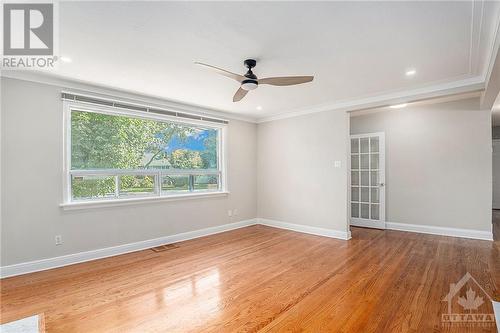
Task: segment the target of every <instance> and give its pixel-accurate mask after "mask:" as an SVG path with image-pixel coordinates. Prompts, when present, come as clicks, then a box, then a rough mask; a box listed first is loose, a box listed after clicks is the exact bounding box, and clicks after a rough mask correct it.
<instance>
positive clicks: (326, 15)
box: [56, 1, 500, 118]
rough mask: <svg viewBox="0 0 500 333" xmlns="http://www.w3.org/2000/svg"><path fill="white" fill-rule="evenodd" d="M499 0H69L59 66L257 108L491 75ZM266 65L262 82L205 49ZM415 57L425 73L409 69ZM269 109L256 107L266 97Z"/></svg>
mask: <svg viewBox="0 0 500 333" xmlns="http://www.w3.org/2000/svg"><path fill="white" fill-rule="evenodd" d="M499 7H500V6H499V2H484V3H483V2H481V1H479V2H471V1H460V2H427V1H415V2H315V3H312V2H307V3H306V2H258V3H257V2H252V3H248V2H247V3H242V2H198V3H194V2H61V3H60V14H59V15H60V54H61V55H64V56H68V57H71V59H72V62H71V63H61V65H60V66H59V68H58V69H57V73H56V74H57V75H59V76H63V77H67V78H72V79H77V80H83V81H89V82H93V83H96V84H99V85H104V86H109V87H114V88H119V89H126V90H130V91H133V92H138V93H143V94H146V95H150V96H157V97H161V98H165V99H170V100H173V101H180V102H183V103H189V104H194V105H199V106H204V107H207V108H213V109H217V110H221V111H227V112H231V113H236V114H238V115H243V116H250V117H256V118H263V117H269V116H273V115H276V114H282V113H285V112H294V111H297V110H305V109H307V108H312V107H316V106H320V105H330V104H331V105H335V104H336V103H345V102H346V101H353V100H356V99H361V98H367V97H372V96H377V95H383V94H389V93H394V92H402V91H406V90H411V89H418V88H424V87H429V86H434V85H439V84H448V83H450V82H455V81H460V80H463V79H469V78H473V77H479V76H482V75H484V73H485V71H486V67H487V62H488V57H489V53H490V52H491V43H492V40H493V38H494V33H493V32H494V28H496V24H497V21H498V17H499V10H498V8H499ZM250 57H253V58H256V59H257V60H258V63H257V67H256V69H255V70H254V72H255V73H256V74H257V75H258V76H260V77H266V76H281V75H310V74H312V75H315V79H314V81H313V82H312V83H308V84H304V85H300V86H294V87H272V86H261V87H259V88H258V89H257V90H256V91H252V92H250V93H249V94H248V95H247V97H246V98H245V99H244V100H243V101H242V102H239V103H233V102H232V96H233V94H234V92H235V91H236V90H237V89H238V83H237V82H235V81H232V80H230V79H228V78H226V77H223V76H220V75H217V74H214V73H212V72H210V71H207V70H205V69H203V68H200V67H197V66H195V65H194V64H193V61H201V62H206V63H209V64H213V65H215V66H219V67H223V68H226V69H228V70H230V71H234V72H237V73H244V72H245V68H244V67H243V60H244V59H246V58H250ZM408 68H415V69H416V70H417V75H416V76H415V77H413V78H407V77H405V74H404V73H405V71H406V70H407V69H408ZM259 105H260V106H262V110H257V109H256V107H257V106H259Z"/></svg>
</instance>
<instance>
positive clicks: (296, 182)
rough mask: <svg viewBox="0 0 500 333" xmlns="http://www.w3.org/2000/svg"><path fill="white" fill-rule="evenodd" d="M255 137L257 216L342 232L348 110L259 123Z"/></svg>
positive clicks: (344, 203)
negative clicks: (256, 152)
mask: <svg viewBox="0 0 500 333" xmlns="http://www.w3.org/2000/svg"><path fill="white" fill-rule="evenodd" d="M257 138H258V139H257V140H258V149H257V151H258V163H257V169H258V176H257V177H258V178H257V179H258V180H257V184H258V185H257V188H258V190H257V198H258V199H257V200H258V216H259V217H260V218H265V219H271V220H277V221H281V222H286V223H294V224H301V225H306V226H310V227H320V228H326V229H333V230H337V231H341V232H346V231H347V229H348V223H347V191H348V189H347V168H346V166H347V164H346V162H347V154H348V152H347V149H348V140H349V139H348V138H349V116H348V114H347V113H345V112H322V113H315V114H311V115H306V116H300V117H296V118H289V119H283V120H276V121H271V122H266V123H261V124H259V127H258V135H257ZM334 161H340V162H341V168H334Z"/></svg>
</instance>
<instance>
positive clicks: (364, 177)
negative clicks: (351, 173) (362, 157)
mask: <svg viewBox="0 0 500 333" xmlns="http://www.w3.org/2000/svg"><path fill="white" fill-rule="evenodd" d="M368 175H369V171H361V185H362V186H369V185H370V184H368V182H369V177H368Z"/></svg>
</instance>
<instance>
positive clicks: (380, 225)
mask: <svg viewBox="0 0 500 333" xmlns="http://www.w3.org/2000/svg"><path fill="white" fill-rule="evenodd" d="M351 225H352V226H353V227H363V228H376V229H385V222H384V221H376V220H365V219H356V218H352V219H351Z"/></svg>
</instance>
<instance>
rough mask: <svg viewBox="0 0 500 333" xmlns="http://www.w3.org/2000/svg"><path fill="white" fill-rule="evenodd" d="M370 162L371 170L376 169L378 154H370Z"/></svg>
mask: <svg viewBox="0 0 500 333" xmlns="http://www.w3.org/2000/svg"><path fill="white" fill-rule="evenodd" d="M370 160H371V161H370V162H371V166H370V167H371V168H372V169H378V154H370Z"/></svg>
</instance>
